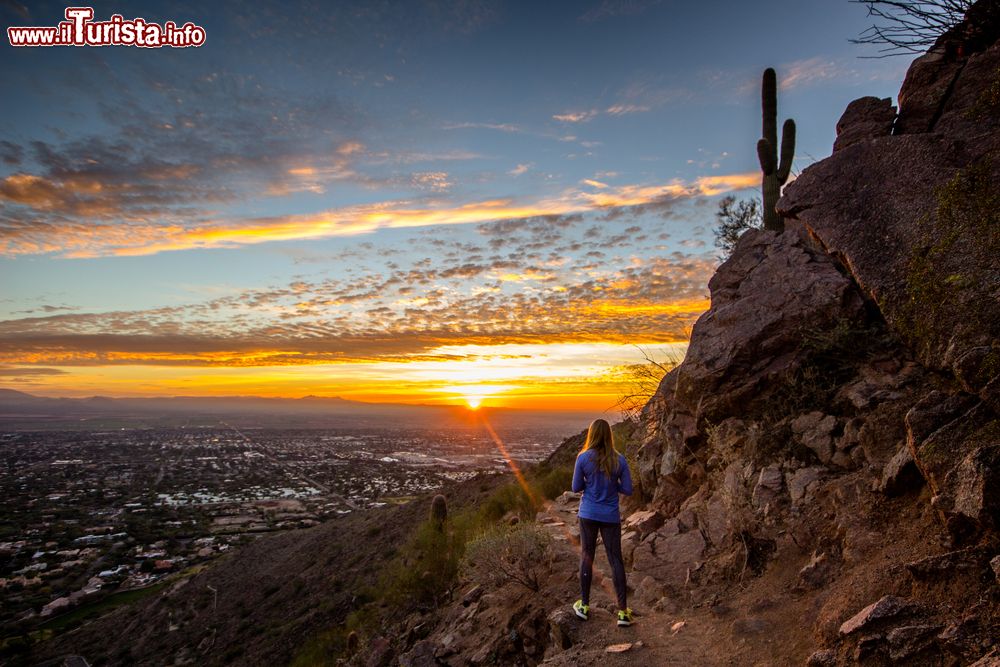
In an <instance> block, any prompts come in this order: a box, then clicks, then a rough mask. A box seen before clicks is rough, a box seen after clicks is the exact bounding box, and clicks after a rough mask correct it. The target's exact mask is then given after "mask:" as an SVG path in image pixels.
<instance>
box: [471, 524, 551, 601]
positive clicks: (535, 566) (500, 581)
mask: <svg viewBox="0 0 1000 667" xmlns="http://www.w3.org/2000/svg"><path fill="white" fill-rule="evenodd" d="M551 549H552V538H551V536H549V534H548V533H547V532H546V531H545V529H544V528H542V527H541V526H539V525H538V524H535V523H518V524H517V525H514V526H495V527H493V528H490V529H487V530H485V531H483V532H482V533H480V534H479V535H478V536H477V537H476V538H474V539H473V540H471V541H470V542H469V544H468V545H467V546H466V549H465V557H464V558H463V559H462V569H463V571H464V572H465V573H466V574H467V575H468V576H469V578H470V579H472V580H473V581H475V582H477V583H479V584H482V585H485V586H489V587H499V586H502V585H504V584H507V583H510V582H515V583H518V584H520V585H522V586H524V587H525V588H527V589H529V590H532V591H538V590H539V588H541V582H542V577H543V576H544V575H545V573H546V571H547V570H548V567H549V563H550V556H551Z"/></svg>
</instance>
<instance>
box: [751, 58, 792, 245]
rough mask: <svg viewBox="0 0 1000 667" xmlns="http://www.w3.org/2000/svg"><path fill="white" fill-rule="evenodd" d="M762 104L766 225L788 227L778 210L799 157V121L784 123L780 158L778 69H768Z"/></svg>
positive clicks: (761, 153)
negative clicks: (793, 164)
mask: <svg viewBox="0 0 1000 667" xmlns="http://www.w3.org/2000/svg"><path fill="white" fill-rule="evenodd" d="M760 107H761V112H762V113H763V116H764V124H763V125H764V136H763V138H762V139H760V140H759V141H758V142H757V159H758V160H760V170H761V171H762V172H764V178H763V181H762V183H761V195H762V199H763V203H764V229H770V230H772V231H776V232H780V231H784V229H785V223H783V222H782V221H781V217H780V216H779V215H778V212H777V211H776V210H775V208H774V207H775V205H776V204H777V203H778V197H780V196H781V186H782V185H784V184H785V181H787V180H788V173H789V172H790V171H791V170H792V158H793V157H795V121H794V120H792V119H791V118H789V119H788V120H786V121H785V124H784V125H783V126H782V127H781V160H780V161H779V160H778V82H777V76H776V75H775V74H774V70H773V69H771V68H770V67H768V68H767V69H766V70H764V81H763V84H762V85H761V91H760Z"/></svg>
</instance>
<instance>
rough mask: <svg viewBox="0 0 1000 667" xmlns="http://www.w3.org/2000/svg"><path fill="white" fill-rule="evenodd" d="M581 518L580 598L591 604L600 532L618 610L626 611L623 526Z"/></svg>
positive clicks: (584, 602)
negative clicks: (595, 556) (591, 589)
mask: <svg viewBox="0 0 1000 667" xmlns="http://www.w3.org/2000/svg"><path fill="white" fill-rule="evenodd" d="M579 518H580V597H581V598H582V599H583V604H590V581H591V579H592V578H593V573H594V551H596V550H597V533H598V531H600V533H601V540H602V541H603V542H604V552H605V553H606V554H607V555H608V564H609V565H610V566H611V577H612V579H614V582H615V594H616V596H617V597H618V608H619V609H625V607H626V605H625V561H624V560H622V525H621V524H620V523H605V522H604V521H593V520H591V519H584V518H583V517H579Z"/></svg>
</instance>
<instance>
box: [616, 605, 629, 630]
mask: <svg viewBox="0 0 1000 667" xmlns="http://www.w3.org/2000/svg"><path fill="white" fill-rule="evenodd" d="M618 625H619V626H621V627H625V626H628V625H632V610H631V609H630V608H626V609H619V610H618Z"/></svg>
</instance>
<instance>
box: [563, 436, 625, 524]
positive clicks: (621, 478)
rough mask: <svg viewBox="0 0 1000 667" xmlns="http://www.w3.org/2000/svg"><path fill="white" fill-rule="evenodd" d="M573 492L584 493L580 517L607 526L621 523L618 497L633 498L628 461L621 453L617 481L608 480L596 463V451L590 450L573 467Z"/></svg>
mask: <svg viewBox="0 0 1000 667" xmlns="http://www.w3.org/2000/svg"><path fill="white" fill-rule="evenodd" d="M572 489H573V491H575V492H577V493H579V492H580V491H583V498H582V499H581V500H580V510H579V512H578V514H579V516H580V517H581V518H584V519H590V520H592V521H603V522H605V523H620V522H621V520H622V519H621V514H620V513H619V511H618V494H619V493H623V494H625V495H626V496H631V495H632V475H631V473H630V472H629V469H628V462H627V461H626V460H625V457H624V456H623V455H621V454H619V455H618V471H617V474H616V475H615V478H614V479H608V476H607V475H606V474H604V471H602V470H601V468H600V466H598V464H597V452H595V451H594V450H592V449H588V450H587V451H585V452H581V453H580V454H579V456H577V457H576V466H574V468H573V485H572Z"/></svg>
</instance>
